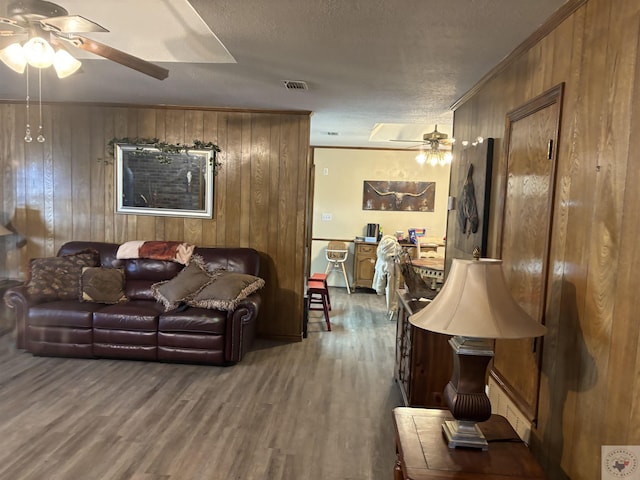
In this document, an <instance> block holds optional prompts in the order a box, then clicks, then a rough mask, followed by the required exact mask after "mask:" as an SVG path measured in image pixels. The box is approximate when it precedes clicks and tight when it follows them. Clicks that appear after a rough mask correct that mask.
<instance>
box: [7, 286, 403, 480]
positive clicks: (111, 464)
mask: <svg viewBox="0 0 640 480" xmlns="http://www.w3.org/2000/svg"><path fill="white" fill-rule="evenodd" d="M331 299H332V304H333V310H332V313H331V316H332V324H333V331H331V332H326V331H325V329H324V321H323V319H322V316H321V315H322V313H321V312H313V313H312V315H311V318H310V322H309V336H308V338H307V339H305V340H304V341H303V342H295V343H282V342H275V341H271V340H261V341H259V342H258V344H257V345H256V346H255V348H254V349H253V351H251V352H249V353H248V354H247V355H246V356H245V357H244V358H243V360H242V362H240V363H239V364H237V365H235V366H232V367H210V366H199V365H186V364H184V365H180V364H162V363H154V362H136V361H125V360H108V359H103V360H83V359H64V358H45V357H34V356H32V355H31V354H29V353H25V352H16V351H15V350H14V348H13V342H12V339H11V338H10V336H9V335H6V336H4V337H0V362H2V365H3V368H2V369H1V370H0V384H1V385H2V389H0V478H3V479H4V478H6V479H12V480H42V479H43V478H56V479H57V480H77V479H83V480H102V479H104V480H120V479H122V480H131V479H145V480H150V479H153V480H158V479H164V480H199V479H202V480H205V479H206V480H211V479H236V478H237V479H245V480H299V479H305V480H326V479H329V478H331V479H360V480H379V479H384V478H390V477H391V472H392V471H393V466H394V463H395V445H394V434H393V424H392V417H391V411H392V410H393V408H395V407H396V406H399V405H402V398H401V395H400V390H399V389H398V386H397V385H396V384H395V382H394V381H393V360H394V348H395V346H394V335H395V323H394V322H390V321H389V320H388V318H387V316H386V306H385V302H384V297H383V296H378V295H375V294H369V293H354V294H352V295H347V294H346V291H345V290H344V289H334V288H332V289H331Z"/></svg>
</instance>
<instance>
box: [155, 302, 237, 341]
mask: <svg viewBox="0 0 640 480" xmlns="http://www.w3.org/2000/svg"><path fill="white" fill-rule="evenodd" d="M226 320H227V314H226V313H224V312H219V311H215V310H207V309H204V308H187V309H186V310H182V311H178V310H173V311H170V312H167V313H163V314H162V315H160V321H159V323H158V331H159V332H165V333H170V332H171V333H192V334H195V333H203V334H217V335H224V333H225V328H226V327H225V326H226Z"/></svg>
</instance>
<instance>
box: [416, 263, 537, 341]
mask: <svg viewBox="0 0 640 480" xmlns="http://www.w3.org/2000/svg"><path fill="white" fill-rule="evenodd" d="M409 321H410V322H411V323H412V324H413V325H415V326H416V327H419V328H422V329H425V330H430V331H432V332H438V333H445V334H448V335H459V336H464V337H474V338H528V337H539V336H541V335H544V334H545V333H546V330H547V329H546V327H545V326H543V325H541V324H540V323H538V322H536V321H535V320H534V319H533V318H531V316H530V315H529V314H528V313H527V312H525V311H524V310H523V309H522V307H520V305H518V303H517V302H516V301H515V300H514V298H513V297H512V296H511V292H510V291H509V287H508V286H507V282H506V280H505V277H504V273H503V271H502V260H496V259H490V258H482V259H479V260H462V259H454V260H453V262H452V264H451V270H450V272H449V275H448V276H447V279H446V282H445V284H444V286H443V287H442V290H441V291H440V293H438V295H436V297H435V299H434V300H433V301H432V302H431V303H430V304H429V305H427V306H426V307H425V308H423V309H422V310H420V311H419V312H418V313H416V314H414V315H411V316H410V317H409Z"/></svg>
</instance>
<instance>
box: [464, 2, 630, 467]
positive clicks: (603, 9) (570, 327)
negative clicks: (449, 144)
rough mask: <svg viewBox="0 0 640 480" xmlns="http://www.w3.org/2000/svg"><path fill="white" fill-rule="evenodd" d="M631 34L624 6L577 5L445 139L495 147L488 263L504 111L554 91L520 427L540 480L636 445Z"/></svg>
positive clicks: (494, 244)
mask: <svg viewBox="0 0 640 480" xmlns="http://www.w3.org/2000/svg"><path fill="white" fill-rule="evenodd" d="M569 3H574V4H575V3H576V2H575V1H574V2H569ZM639 27H640V2H638V1H637V0H617V1H616V2H611V1H610V0H588V1H587V2H586V3H584V2H583V4H582V5H579V6H578V8H577V9H575V11H574V12H573V13H572V14H571V15H570V16H569V17H568V18H566V19H565V20H564V21H562V22H561V23H560V24H559V26H557V27H556V28H555V29H553V30H552V31H551V32H550V33H549V34H548V35H547V36H546V37H544V38H543V39H542V40H540V41H539V42H537V43H535V45H532V46H531V48H529V49H528V50H526V51H525V52H524V53H522V54H521V55H519V56H518V57H517V58H515V59H514V60H512V61H511V62H509V63H508V65H507V66H506V68H501V69H499V71H498V70H497V72H498V73H496V75H495V76H493V77H492V78H489V79H488V80H487V81H486V82H483V83H482V85H481V86H480V87H479V88H477V89H476V90H475V91H473V93H472V94H471V95H469V96H468V97H467V98H464V99H463V100H462V101H461V102H459V104H458V105H456V109H455V115H454V132H455V137H456V139H459V140H464V139H473V138H475V137H476V136H478V135H480V136H483V137H494V138H496V140H497V143H496V150H495V152H496V153H495V157H494V158H495V163H494V176H493V191H492V192H493V193H492V202H491V218H490V237H489V254H490V255H492V254H495V252H496V251H498V250H497V248H498V242H499V238H500V231H499V229H500V227H499V225H500V221H499V219H500V215H501V212H502V203H503V202H502V201H503V198H504V191H505V181H506V179H505V152H504V143H503V139H504V133H505V132H504V129H505V117H506V114H507V112H508V111H510V110H512V109H514V108H516V107H518V106H520V105H522V104H524V103H525V102H527V101H528V100H530V99H532V98H533V97H535V96H537V95H539V94H541V93H542V92H544V91H546V90H548V89H549V88H551V87H553V86H555V85H558V84H560V83H562V82H564V83H565V96H564V105H563V114H562V122H561V130H560V145H559V150H558V172H557V177H556V184H555V191H556V197H555V202H554V214H553V219H552V233H551V256H550V264H549V289H548V292H547V304H546V309H545V310H546V314H545V317H546V325H547V327H548V329H549V331H548V334H547V335H546V336H545V338H544V343H543V365H542V379H541V390H540V394H539V405H540V408H539V423H538V426H537V429H536V430H535V431H534V432H533V433H532V448H533V449H534V452H535V453H536V455H537V456H538V458H539V459H540V460H541V461H542V462H543V464H544V466H545V468H546V470H547V472H548V473H549V476H550V478H553V479H566V478H571V479H572V480H581V479H598V478H600V465H601V464H600V461H601V458H600V447H601V445H634V444H635V445H637V444H640V429H639V428H638V426H639V425H640V382H638V378H640V355H639V354H638V353H639V351H640V335H639V333H640V322H638V318H637V312H638V311H639V310H640V296H639V295H638V294H637V285H638V284H640V269H638V266H639V265H640V249H638V248H637V244H638V238H639V236H640V216H639V215H638V214H637V208H638V205H640V188H638V185H639V182H640V164H639V163H638V161H637V159H636V158H635V157H636V156H637V152H638V151H639V148H640V102H639V101H638V87H637V86H638V85H640V50H639V48H638V38H639V35H640V32H639ZM454 164H455V160H454ZM454 168H455V167H454Z"/></svg>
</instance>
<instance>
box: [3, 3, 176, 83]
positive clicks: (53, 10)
mask: <svg viewBox="0 0 640 480" xmlns="http://www.w3.org/2000/svg"><path fill="white" fill-rule="evenodd" d="M108 31H109V30H107V29H106V28H104V27H102V26H101V25H98V24H97V23H95V22H93V21H92V20H89V19H87V18H84V17H82V16H80V15H69V12H68V11H67V10H66V9H65V8H63V7H61V6H60V5H56V4H55V3H52V2H47V1H44V0H18V1H13V2H11V3H9V5H8V7H7V17H0V49H3V50H0V53H1V52H3V51H5V50H7V49H8V48H10V47H12V46H13V45H17V46H20V44H22V43H23V42H24V45H23V46H22V48H23V49H26V48H27V45H28V44H29V45H30V46H31V47H34V48H36V49H39V51H43V49H47V48H49V49H52V50H51V51H52V53H51V55H53V51H54V50H55V49H56V48H57V49H58V51H63V52H66V47H67V45H71V46H73V47H75V48H79V49H81V50H85V51H87V52H91V53H93V54H95V55H98V56H100V57H104V58H106V59H108V60H111V61H113V62H116V63H119V64H121V65H124V66H125V67H128V68H131V69H133V70H136V71H138V72H141V73H144V74H145V75H149V76H151V77H153V78H157V79H158V80H164V79H165V78H167V76H168V75H169V70H167V69H166V68H162V67H160V66H158V65H155V64H153V63H151V62H148V61H146V60H143V59H141V58H138V57H134V56H133V55H130V54H128V53H126V52H123V51H121V50H117V49H115V48H113V47H110V46H108V45H105V44H103V43H100V42H97V41H95V40H92V39H90V38H87V37H85V36H83V35H80V34H82V33H94V32H108ZM34 39H37V40H36V41H35V42H34ZM43 40H44V43H47V42H48V43H49V44H50V45H49V46H48V47H47V46H46V45H44V43H43ZM30 42H31V43H30ZM34 43H35V45H34ZM55 53H57V52H55ZM66 54H67V55H68V56H69V57H71V56H70V55H69V53H68V52H66ZM25 55H26V52H25ZM63 55H64V54H63ZM71 58H72V59H73V57H71ZM0 59H1V60H3V61H4V62H5V63H6V64H7V65H9V63H8V62H7V61H5V58H3V57H0ZM74 60H75V59H74ZM23 62H24V61H23ZM76 62H77V60H76ZM29 64H30V65H34V64H33V63H31V62H29ZM50 65H51V63H49V65H47V66H50ZM9 66H10V68H13V69H14V70H16V71H18V70H17V68H14V66H12V65H9ZM34 66H38V65H34ZM39 68H43V67H39ZM77 68H79V62H78V65H77V67H76V70H77ZM22 70H23V71H24V64H23V65H22ZM74 71H75V70H74ZM59 76H60V75H59Z"/></svg>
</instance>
